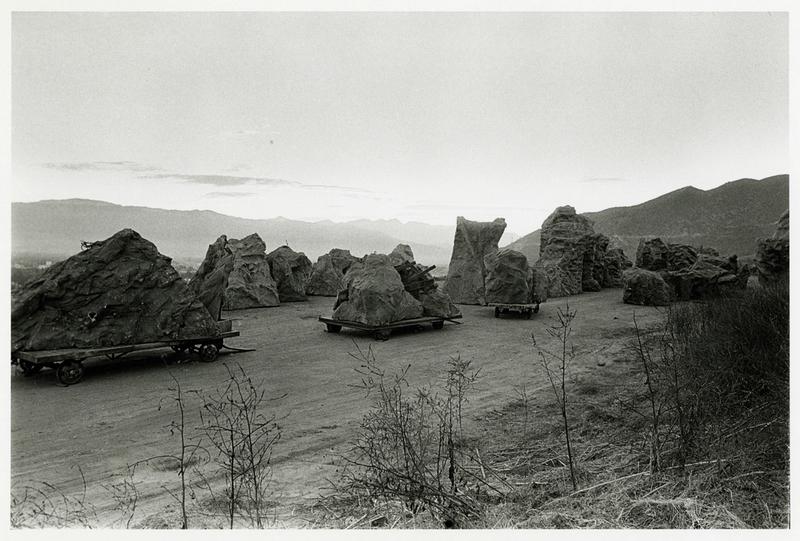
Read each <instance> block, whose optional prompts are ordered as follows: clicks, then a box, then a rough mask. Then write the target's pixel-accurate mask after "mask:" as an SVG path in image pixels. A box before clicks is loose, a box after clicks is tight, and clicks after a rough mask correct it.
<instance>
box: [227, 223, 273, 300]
mask: <svg viewBox="0 0 800 541" xmlns="http://www.w3.org/2000/svg"><path fill="white" fill-rule="evenodd" d="M228 246H229V247H230V249H231V252H233V270H231V273H230V275H229V276H228V287H227V289H226V290H225V305H224V306H223V309H224V310H242V309H245V308H261V307H265V306H278V305H280V299H279V298H278V287H277V284H276V283H275V280H273V278H272V273H271V271H270V266H269V262H268V261H267V255H266V253H265V252H266V249H267V246H266V244H264V241H263V240H261V237H260V236H258V234H257V233H253V234H252V235H248V236H247V237H245V238H243V239H241V240H237V239H230V240H229V241H228Z"/></svg>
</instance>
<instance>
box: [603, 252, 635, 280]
mask: <svg viewBox="0 0 800 541" xmlns="http://www.w3.org/2000/svg"><path fill="white" fill-rule="evenodd" d="M632 266H633V263H631V260H630V259H628V258H627V256H626V255H625V253H624V252H623V251H622V248H610V249H609V250H608V251H606V253H605V254H603V281H602V283H601V285H602V286H603V287H622V286H623V279H622V274H623V273H624V272H625V271H626V270H627V269H629V268H631V267H632Z"/></svg>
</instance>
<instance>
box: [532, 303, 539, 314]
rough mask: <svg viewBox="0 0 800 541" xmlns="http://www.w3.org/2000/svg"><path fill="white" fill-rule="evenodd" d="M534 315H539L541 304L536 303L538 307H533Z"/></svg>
mask: <svg viewBox="0 0 800 541" xmlns="http://www.w3.org/2000/svg"><path fill="white" fill-rule="evenodd" d="M533 313H534V314H538V313H539V303H538V302H537V303H536V306H534V307H533Z"/></svg>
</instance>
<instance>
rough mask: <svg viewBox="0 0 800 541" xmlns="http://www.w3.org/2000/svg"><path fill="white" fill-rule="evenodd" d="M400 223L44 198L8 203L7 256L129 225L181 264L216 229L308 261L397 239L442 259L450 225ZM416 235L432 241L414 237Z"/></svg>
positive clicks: (76, 244)
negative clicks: (387, 227) (253, 216)
mask: <svg viewBox="0 0 800 541" xmlns="http://www.w3.org/2000/svg"><path fill="white" fill-rule="evenodd" d="M403 225H405V224H400V223H399V222H397V224H394V225H393V227H394V230H395V231H396V232H397V233H398V236H392V235H390V234H387V233H385V232H382V231H380V227H375V228H372V229H371V228H370V222H369V221H366V220H364V221H360V222H351V223H334V222H330V221H325V222H315V223H312V222H303V221H297V220H289V219H286V218H273V219H268V220H250V219H244V218H236V217H233V216H227V215H224V214H219V213H216V212H212V211H208V210H202V211H201V210H192V211H180V210H164V209H154V208H148V207H132V206H121V205H115V204H112V203H106V202H103V201H92V200H85V199H68V200H48V201H38V202H35V203H12V206H11V247H12V254H13V255H15V256H19V255H25V254H47V255H49V256H53V257H57V256H62V257H63V256H68V255H72V254H74V253H76V252H77V251H79V250H80V243H81V241H82V240H87V241H92V240H100V239H105V238H107V237H109V236H111V235H113V234H114V233H115V232H117V231H119V230H120V229H123V228H126V227H130V228H133V229H135V230H136V231H138V232H139V233H140V234H141V235H142V236H143V237H145V238H146V239H148V240H151V241H152V242H154V243H155V244H156V246H158V249H159V251H160V252H161V253H163V254H164V255H167V256H169V257H172V258H174V259H180V260H184V261H195V262H199V261H200V260H202V258H203V257H204V256H205V253H206V249H207V248H208V245H209V244H211V243H212V242H214V240H215V239H216V238H217V237H219V235H221V234H226V235H228V236H229V237H233V238H242V237H244V236H246V235H249V234H251V233H254V232H255V233H258V234H259V235H260V236H261V238H262V239H264V242H265V243H266V245H267V250H268V251H270V250H272V249H274V248H276V247H278V246H280V245H282V244H286V243H288V244H289V246H291V247H292V248H294V249H295V250H298V251H303V252H305V253H306V255H307V256H308V257H309V258H311V259H312V261H315V260H316V258H317V257H318V256H319V255H321V254H323V253H326V252H328V251H329V250H330V249H331V248H345V249H348V250H350V251H351V252H352V253H353V254H354V255H358V256H361V255H363V254H365V253H371V252H373V251H378V252H385V253H386V252H389V251H391V250H392V249H393V248H394V247H395V246H396V245H397V244H398V243H400V242H406V243H409V244H411V246H412V248H413V250H414V254H415V255H416V257H417V259H418V260H419V261H421V262H424V263H426V264H431V265H434V264H435V265H440V266H444V265H446V264H447V263H448V261H449V260H450V252H451V251H452V242H453V233H452V231H453V229H454V228H450V230H451V233H450V234H449V237H448V235H446V234H444V233H443V232H442V231H440V229H441V228H440V227H439V226H427V227H429V228H431V233H430V234H426V232H425V227H426V225H425V224H413V226H412V228H411V230H410V231H406V230H405V229H404V228H403ZM406 233H408V235H406ZM400 235H402V236H400ZM424 238H430V239H432V240H433V241H434V242H430V241H429V242H427V243H423V242H418V241H419V239H424ZM444 238H447V241H446V243H445V242H444V241H443V239H444ZM436 241H440V242H441V244H436Z"/></svg>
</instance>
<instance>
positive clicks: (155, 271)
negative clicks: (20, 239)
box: [11, 229, 219, 352]
mask: <svg viewBox="0 0 800 541" xmlns="http://www.w3.org/2000/svg"><path fill="white" fill-rule="evenodd" d="M218 334H219V331H218V330H217V324H216V321H215V320H214V318H213V317H212V316H211V314H209V312H208V310H207V309H206V307H205V306H204V305H203V303H202V302H200V300H199V299H198V298H197V296H196V295H195V294H194V293H192V291H191V290H190V289H189V288H188V286H187V284H186V283H185V282H184V281H183V279H181V277H180V275H179V274H178V272H177V271H176V270H175V269H174V268H173V267H172V264H171V259H170V258H168V257H166V256H163V255H161V254H160V253H159V252H158V249H157V248H156V246H155V245H154V244H153V243H152V242H150V241H148V240H146V239H144V238H142V237H141V236H140V235H139V234H138V233H137V232H135V231H133V230H132V229H123V230H122V231H119V232H117V233H116V234H114V235H113V236H111V237H109V238H108V239H106V240H104V241H98V242H94V243H92V244H90V245H88V247H87V248H86V249H85V250H84V251H82V252H80V253H78V254H75V255H74V256H72V257H70V258H68V259H66V260H64V261H61V262H59V263H56V264H55V265H53V266H51V267H50V268H48V269H46V270H45V271H44V272H43V273H42V274H41V275H40V276H39V277H38V278H36V279H35V280H33V281H31V282H29V283H27V284H25V286H24V289H23V291H22V293H21V295H20V297H19V300H18V302H17V303H16V304H15V306H14V307H13V308H12V311H11V351H12V352H16V351H20V350H27V351H37V350H48V349H62V348H87V347H103V346H117V345H127V344H137V343H146V342H160V341H165V340H176V339H183V338H197V337H213V336H217V335H218Z"/></svg>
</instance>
